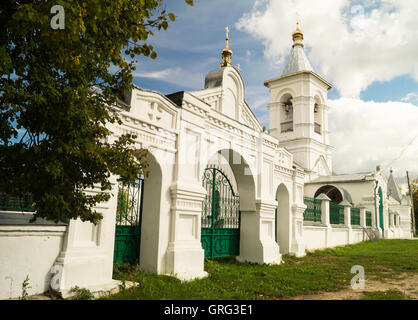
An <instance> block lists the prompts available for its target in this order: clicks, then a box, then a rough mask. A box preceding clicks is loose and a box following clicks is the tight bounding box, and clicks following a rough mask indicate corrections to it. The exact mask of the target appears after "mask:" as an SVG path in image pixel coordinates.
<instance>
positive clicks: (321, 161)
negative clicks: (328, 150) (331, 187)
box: [312, 155, 332, 176]
mask: <svg viewBox="0 0 418 320" xmlns="http://www.w3.org/2000/svg"><path fill="white" fill-rule="evenodd" d="M312 171H314V172H316V173H318V175H320V176H330V175H332V172H331V170H330V169H329V167H328V163H327V161H326V160H325V158H324V156H322V155H321V156H319V157H318V159H317V160H316V162H315V165H314V167H313V168H312Z"/></svg>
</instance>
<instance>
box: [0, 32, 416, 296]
mask: <svg viewBox="0 0 418 320" xmlns="http://www.w3.org/2000/svg"><path fill="white" fill-rule="evenodd" d="M293 42H294V44H293V47H292V50H291V53H290V55H289V58H288V61H287V63H286V66H285V69H284V71H283V74H282V75H281V76H280V77H278V78H276V79H272V80H268V81H266V82H265V86H266V87H267V88H268V90H269V95H270V101H269V105H268V110H269V117H270V125H269V130H268V131H266V130H265V129H264V128H263V127H262V125H261V124H260V122H259V121H258V120H257V118H256V116H255V115H254V114H253V112H252V111H251V108H250V106H249V105H248V104H247V103H246V101H245V87H244V82H243V79H242V76H241V74H240V72H239V70H238V69H237V68H236V67H234V66H233V65H232V64H231V57H232V51H231V50H230V49H229V47H228V34H227V37H226V47H225V49H224V50H223V51H222V63H221V66H220V68H219V69H216V70H213V71H211V72H209V73H208V74H207V75H206V77H205V86H204V88H203V89H202V90H198V91H192V92H189V91H182V92H177V93H173V94H170V95H163V94H161V93H159V92H155V91H151V90H146V89H142V88H139V87H135V88H134V89H133V90H132V91H130V92H129V93H127V94H126V95H125V98H124V100H123V101H120V103H119V105H118V106H115V107H114V110H115V112H118V113H119V116H120V118H121V120H122V124H121V125H118V124H112V125H109V128H110V129H111V131H112V132H113V138H114V139H116V138H117V137H118V136H120V135H122V134H125V133H132V134H134V135H136V136H137V138H136V148H137V149H138V150H146V151H147V153H148V156H147V162H148V164H149V167H148V168H147V169H146V170H147V171H148V172H149V175H148V176H145V177H143V176H141V177H140V180H141V184H138V185H133V186H121V185H120V184H119V183H118V181H117V177H115V176H113V177H112V181H113V189H112V193H113V195H114V196H113V197H112V198H111V200H109V202H108V203H105V204H102V205H100V206H98V207H97V208H96V210H97V211H99V212H102V213H103V220H102V221H101V223H100V224H99V225H97V226H95V225H93V224H90V223H87V222H81V221H79V220H74V221H70V223H69V224H68V225H67V226H60V228H61V229H62V230H61V229H60V230H61V231H62V233H60V237H61V238H60V239H61V240H60V241H58V240H57V241H56V243H54V244H52V246H53V247H54V249H53V250H55V251H54V252H56V255H57V256H56V258H54V257H50V259H49V260H48V261H47V262H40V261H37V262H36V263H35V264H36V265H33V266H32V270H39V271H36V272H39V273H45V270H47V271H48V270H49V268H51V267H54V268H55V269H56V270H58V271H57V273H56V277H57V283H58V285H57V289H56V290H57V291H60V292H61V293H62V294H63V295H64V296H66V295H68V294H69V290H70V289H71V288H72V287H74V286H76V285H77V286H79V287H86V288H90V289H91V290H92V291H107V290H110V289H112V288H115V287H117V285H118V283H117V282H116V281H114V280H112V270H113V265H114V263H115V262H116V260H118V259H116V256H117V254H119V253H120V252H119V251H121V250H122V251H123V250H125V251H126V252H128V251H130V254H132V251H133V255H134V257H133V258H134V260H135V261H136V262H139V265H140V267H141V269H143V270H145V271H148V272H152V273H157V274H168V275H173V276H176V277H178V278H180V279H182V280H191V279H195V278H202V277H205V276H207V273H206V272H205V271H204V261H205V258H214V257H221V256H236V259H237V260H238V261H242V262H254V263H267V264H280V263H281V257H282V255H283V254H291V255H295V256H297V257H301V256H304V255H305V254H306V251H307V250H313V249H318V248H325V247H332V246H337V245H345V244H349V243H356V242H359V241H364V240H369V239H375V238H410V237H412V230H411V206H410V202H409V200H408V199H407V198H406V197H404V196H402V194H401V193H400V192H399V187H398V186H397V184H396V183H395V181H394V179H393V176H392V174H391V175H390V177H389V178H388V179H386V177H385V176H384V173H383V172H381V171H380V170H379V169H377V170H376V172H370V173H361V174H351V175H338V174H335V173H333V171H332V151H333V147H331V145H330V142H329V131H328V124H329V120H328V110H329V106H328V103H327V91H328V90H329V89H330V88H331V84H329V83H328V82H327V81H326V80H324V79H323V78H322V77H320V76H319V75H317V74H316V73H315V72H314V71H313V69H312V67H311V65H310V63H309V60H308V58H307V57H306V55H305V52H304V47H303V33H302V31H301V30H300V29H299V27H298V28H297V29H296V31H295V32H294V33H293ZM128 187H129V188H130V189H129V190H136V191H138V192H137V193H136V194H138V199H140V200H138V201H137V202H135V201H132V202H131V204H130V205H129V206H130V207H129V208H130V209H129V210H127V211H126V212H128V211H130V212H132V211H134V210H137V211H136V213H137V214H138V215H137V216H136V217H138V219H137V220H135V223H133V224H131V225H130V224H129V223H127V222H126V221H128V220H124V221H125V222H124V223H122V222H121V221H122V219H124V217H123V214H121V213H120V212H121V211H120V207H121V205H120V203H119V204H118V202H120V201H121V199H122V198H123V196H121V192H122V195H123V192H125V191H126V190H128V189H127V188H128ZM135 188H136V189H135ZM139 191H140V192H139ZM91 192H94V190H91ZM115 221H116V223H115ZM48 228H52V226H49V227H48ZM129 228H131V229H129ZM64 229H65V233H64V232H63V230H64ZM16 232H18V231H16ZM22 232H23V231H22ZM45 232H46V231H45ZM51 232H52V231H51ZM54 232H55V231H54ZM123 232H126V233H125V234H123ZM130 232H136V235H135V237H133V236H132V233H130ZM0 236H1V226H0ZM9 236H10V234H9ZM130 236H132V237H131V238H130V242H126V241H125V240H123V239H126V238H129V237H130ZM123 237H125V238H123ZM8 239H10V241H12V239H11V238H10V237H9V238H8ZM115 239H116V241H115ZM121 239H122V240H121ZM124 241H125V242H124ZM134 242H135V243H134ZM3 243H4V244H5V245H6V242H3ZM11 243H12V242H10V243H9V244H8V245H11ZM27 248H29V249H28V250H30V244H29V243H28V247H27ZM0 250H2V249H1V248H0ZM51 250H52V249H51ZM117 250H119V251H118V252H119V253H117ZM125 251H124V252H125ZM2 252H6V251H2ZM8 252H10V254H9V256H7V257H5V258H4V259H6V258H7V262H5V264H2V268H3V265H4V266H5V267H4V268H5V269H8V267H7V266H10V269H13V268H11V266H12V265H13V264H15V263H16V259H17V258H16V252H11V251H8ZM51 252H52V251H51ZM124 252H122V254H120V255H119V256H117V257H120V258H121V260H123V259H125V258H127V257H126V254H125V253H124ZM28 254H29V253H28ZM128 258H129V257H128ZM128 258H127V259H128ZM131 258H132V257H131ZM1 259H3V258H1ZM40 260H42V259H40ZM5 261H6V260H5ZM122 262H123V261H122ZM2 271H3V270H2ZM11 272H12V271H11ZM16 272H18V271H16ZM19 272H20V273H21V274H22V275H23V274H24V271H19ZM54 274H55V273H54ZM49 276H50V275H49ZM10 277H12V278H13V277H14V278H15V279H18V280H20V275H18V274H16V275H13V274H12V275H10ZM45 277H47V276H46V275H45V276H44V277H43V276H39V277H38V278H39V279H40V280H39V281H38V282H39V283H40V284H39V286H38V287H37V288H38V289H37V290H38V291H39V292H42V290H44V289H45V279H47V278H45ZM23 279H24V276H23ZM48 279H49V278H48ZM18 280H17V281H16V282H17V283H19V282H18ZM46 282H48V281H46ZM47 285H49V284H47ZM6 291H7V290H5V292H0V295H1V296H0V297H7V296H10V295H11V296H13V294H12V293H10V294H9V292H8V291H7V292H6Z"/></svg>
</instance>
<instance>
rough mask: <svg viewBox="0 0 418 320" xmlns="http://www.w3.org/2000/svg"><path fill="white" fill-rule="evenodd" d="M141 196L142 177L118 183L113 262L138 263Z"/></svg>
mask: <svg viewBox="0 0 418 320" xmlns="http://www.w3.org/2000/svg"><path fill="white" fill-rule="evenodd" d="M143 196H144V179H143V177H140V178H139V179H138V180H137V181H136V183H134V184H130V185H123V184H122V183H119V190H118V205H117V213H116V230H115V250H114V255H113V263H116V262H119V263H120V264H121V265H125V264H136V263H139V250H140V244H141V217H142V203H143V201H142V200H143Z"/></svg>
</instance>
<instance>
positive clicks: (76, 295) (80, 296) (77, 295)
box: [70, 286, 94, 300]
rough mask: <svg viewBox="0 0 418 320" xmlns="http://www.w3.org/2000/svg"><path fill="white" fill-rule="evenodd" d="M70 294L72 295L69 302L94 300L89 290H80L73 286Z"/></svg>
mask: <svg viewBox="0 0 418 320" xmlns="http://www.w3.org/2000/svg"><path fill="white" fill-rule="evenodd" d="M70 293H72V296H71V300H92V299H94V296H93V294H92V293H91V292H90V290H88V289H86V288H80V287H78V286H75V287H73V288H71V290H70Z"/></svg>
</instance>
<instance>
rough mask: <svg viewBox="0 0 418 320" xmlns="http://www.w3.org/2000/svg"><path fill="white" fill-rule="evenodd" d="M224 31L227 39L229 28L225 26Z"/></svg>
mask: <svg viewBox="0 0 418 320" xmlns="http://www.w3.org/2000/svg"><path fill="white" fill-rule="evenodd" d="M225 31H226V39H227V40H228V39H229V28H228V26H226V27H225Z"/></svg>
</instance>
